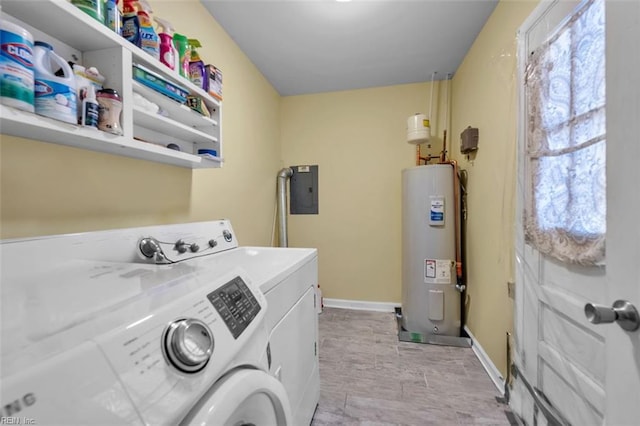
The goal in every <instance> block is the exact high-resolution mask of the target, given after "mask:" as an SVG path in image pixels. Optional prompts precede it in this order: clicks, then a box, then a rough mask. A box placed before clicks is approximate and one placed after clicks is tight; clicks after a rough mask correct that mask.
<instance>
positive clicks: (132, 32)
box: [122, 0, 140, 47]
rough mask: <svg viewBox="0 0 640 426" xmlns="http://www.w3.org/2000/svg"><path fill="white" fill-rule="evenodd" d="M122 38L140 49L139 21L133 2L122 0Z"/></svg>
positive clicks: (133, 0)
mask: <svg viewBox="0 0 640 426" xmlns="http://www.w3.org/2000/svg"><path fill="white" fill-rule="evenodd" d="M122 37H124V38H125V39H127V40H128V41H130V42H131V43H133V44H135V45H136V46H138V47H140V21H139V20H138V12H137V11H136V1H135V0H124V4H123V8H122Z"/></svg>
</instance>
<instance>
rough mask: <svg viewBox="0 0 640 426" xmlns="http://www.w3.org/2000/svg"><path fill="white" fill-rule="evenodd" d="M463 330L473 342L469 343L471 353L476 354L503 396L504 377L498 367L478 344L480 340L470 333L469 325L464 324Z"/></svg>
mask: <svg viewBox="0 0 640 426" xmlns="http://www.w3.org/2000/svg"><path fill="white" fill-rule="evenodd" d="M464 331H465V332H466V333H467V334H468V335H469V337H470V338H471V341H472V342H473V344H472V345H471V349H472V350H473V353H475V354H476V357H477V358H478V360H479V361H480V363H481V364H482V366H483V367H484V369H485V371H486V372H487V374H488V375H489V378H490V379H491V381H492V382H493V384H494V385H495V387H496V388H497V389H498V391H499V392H500V394H501V395H502V396H504V378H503V377H502V374H500V370H498V367H496V365H495V364H494V363H493V361H491V358H489V355H487V353H486V352H485V351H484V349H483V348H482V345H480V342H478V340H477V339H476V337H475V336H474V335H473V333H471V330H469V327H467V326H466V325H465V326H464Z"/></svg>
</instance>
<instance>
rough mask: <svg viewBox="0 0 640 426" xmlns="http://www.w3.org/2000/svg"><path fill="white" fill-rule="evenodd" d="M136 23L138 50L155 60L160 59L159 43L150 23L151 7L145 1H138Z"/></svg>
mask: <svg viewBox="0 0 640 426" xmlns="http://www.w3.org/2000/svg"><path fill="white" fill-rule="evenodd" d="M137 4H138V22H139V23H140V48H141V49H142V50H144V51H145V52H147V53H148V54H149V55H151V56H153V57H154V58H156V59H160V41H159V39H158V34H156V30H155V29H153V22H152V21H151V13H153V10H151V6H149V3H147V1H146V0H138V1H137Z"/></svg>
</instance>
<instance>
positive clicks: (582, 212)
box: [510, 0, 640, 425]
mask: <svg viewBox="0 0 640 426" xmlns="http://www.w3.org/2000/svg"><path fill="white" fill-rule="evenodd" d="M518 42H519V52H518V55H519V63H520V65H519V74H520V77H521V83H522V84H521V93H520V94H521V96H520V120H521V122H520V134H519V142H518V185H517V206H518V207H517V212H516V217H517V221H516V222H517V223H516V225H517V232H516V271H517V277H516V280H517V289H516V313H515V327H514V328H515V338H516V349H515V351H514V352H515V353H514V363H515V365H516V370H517V373H518V374H517V375H516V376H515V378H514V381H513V387H512V394H511V403H510V404H511V407H512V409H513V410H514V412H516V414H518V415H519V416H520V417H522V418H523V419H524V420H525V421H526V422H527V424H546V423H548V422H560V423H567V424H574V425H592V424H610V425H632V424H639V422H640V399H639V398H640V330H635V331H627V330H624V329H623V328H622V327H621V326H620V325H619V324H618V323H617V322H613V323H610V324H603V323H601V324H592V323H591V322H589V321H588V320H587V318H586V316H585V305H587V304H593V305H600V308H599V310H598V313H600V314H602V315H603V316H604V317H603V318H606V317H607V315H609V314H611V313H612V312H613V311H612V310H611V309H610V308H611V307H612V305H613V303H614V301H617V300H626V301H629V302H630V303H632V304H633V305H635V306H636V307H640V222H639V217H640V215H639V214H638V212H639V211H640V167H639V166H638V162H639V161H640V73H639V72H638V69H640V47H639V46H638V44H639V43H640V2H638V1H621V0H611V1H607V2H605V1H604V0H587V1H584V2H577V1H576V2H569V1H543V2H542V3H541V4H540V6H539V7H538V8H537V9H536V10H535V11H534V13H533V14H532V15H531V16H530V17H529V19H528V20H527V21H526V22H525V23H524V24H523V26H522V27H521V29H520V31H519V34H518ZM605 52H606V55H605ZM603 58H604V59H603ZM611 319H614V317H613V316H612V317H611Z"/></svg>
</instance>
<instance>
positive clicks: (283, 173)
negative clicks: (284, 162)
mask: <svg viewBox="0 0 640 426" xmlns="http://www.w3.org/2000/svg"><path fill="white" fill-rule="evenodd" d="M291 176H293V169H292V168H291V167H285V168H284V169H282V170H280V171H279V172H278V178H280V179H286V178H290V177H291Z"/></svg>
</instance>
